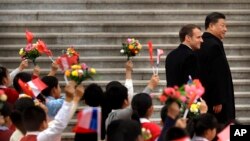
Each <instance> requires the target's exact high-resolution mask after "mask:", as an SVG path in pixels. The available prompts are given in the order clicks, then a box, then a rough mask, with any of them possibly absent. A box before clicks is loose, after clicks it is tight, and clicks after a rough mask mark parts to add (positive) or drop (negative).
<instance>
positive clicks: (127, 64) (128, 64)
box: [125, 60, 133, 72]
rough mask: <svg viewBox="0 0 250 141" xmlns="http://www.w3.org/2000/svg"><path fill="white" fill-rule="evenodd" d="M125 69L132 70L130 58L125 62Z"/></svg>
mask: <svg viewBox="0 0 250 141" xmlns="http://www.w3.org/2000/svg"><path fill="white" fill-rule="evenodd" d="M125 67H126V71H131V72H132V71H133V63H132V61H131V60H128V61H127V62H126V66H125Z"/></svg>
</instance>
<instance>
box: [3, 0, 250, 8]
mask: <svg viewBox="0 0 250 141" xmlns="http://www.w3.org/2000/svg"><path fill="white" fill-rule="evenodd" d="M249 5H250V3H249V1H248V0H238V1H237V3H236V2H235V1H234V0H228V1H226V2H225V1H217V0H210V1H199V0H189V1H182V0H175V1H172V0H154V1H151V0H143V1H141V0H119V1H117V0H102V1H98V0H91V1H89V0H71V1H67V0H53V1H51V0H36V1H34V0H26V1H25V3H23V2H21V1H18V0H1V2H0V8H1V9H29V10H30V9H32V10H37V9H52V10H54V9H177V8H178V9H185V8H190V9H236V8H237V9H249V8H250V6H249Z"/></svg>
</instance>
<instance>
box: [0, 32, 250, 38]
mask: <svg viewBox="0 0 250 141" xmlns="http://www.w3.org/2000/svg"><path fill="white" fill-rule="evenodd" d="M226 36H227V38H228V37H243V38H247V37H250V32H228V33H227V35H226ZM34 37H35V38H41V39H42V38H53V39H54V38H60V37H62V38H65V37H67V38H81V37H82V38H84V37H85V38H86V37H94V38H110V37H113V38H120V37H123V38H127V37H135V38H137V37H140V38H143V37H151V38H152V37H154V38H156V37H158V38H159V37H165V38H166V37H170V38H171V37H172V38H177V37H178V32H150V33H145V32H141V33H139V32H135V33H132V32H130V33H122V32H108V33H107V32H95V33H93V32H92V33H35V35H34ZM0 38H4V39H7V38H25V33H4V32H1V33H0Z"/></svg>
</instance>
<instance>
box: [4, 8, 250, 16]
mask: <svg viewBox="0 0 250 141" xmlns="http://www.w3.org/2000/svg"><path fill="white" fill-rule="evenodd" d="M214 11H217V12H221V13H224V14H226V15H228V14H242V15H248V14H249V13H250V10H249V9H140V10H129V9H126V10H123V9H120V10H116V9H115V10H99V9H98V10H96V9H95V10H79V9H78V10H75V9H74V10H50V9H47V10H0V15H3V14H28V15H32V14H39V15H43V14H46V15H47V14H53V15H59V14H62V15H68V14H101V15H104V14H112V15H123V14H139V15H142V14H154V15H155V14H159V15H160V14H176V15H179V14H184V15H189V14H192V15H201V14H207V13H210V12H214Z"/></svg>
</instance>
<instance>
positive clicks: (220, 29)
mask: <svg viewBox="0 0 250 141" xmlns="http://www.w3.org/2000/svg"><path fill="white" fill-rule="evenodd" d="M209 28H210V30H211V31H212V34H213V35H215V36H216V37H217V38H219V39H221V40H222V39H224V38H225V34H226V32H227V25H226V21H225V19H219V20H218V22H217V23H215V24H211V25H210V26H209Z"/></svg>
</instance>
